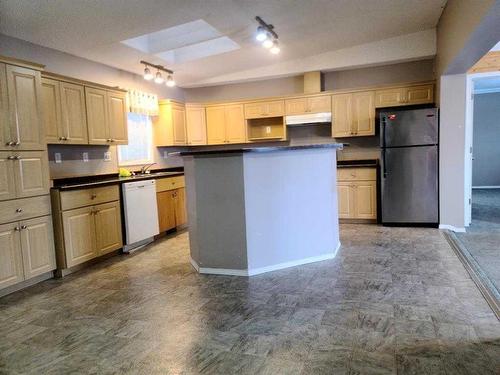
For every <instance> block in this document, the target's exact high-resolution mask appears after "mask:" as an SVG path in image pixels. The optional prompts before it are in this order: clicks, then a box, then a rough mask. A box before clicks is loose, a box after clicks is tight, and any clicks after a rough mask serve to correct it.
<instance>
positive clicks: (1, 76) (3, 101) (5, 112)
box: [0, 63, 12, 150]
mask: <svg viewBox="0 0 500 375" xmlns="http://www.w3.org/2000/svg"><path fill="white" fill-rule="evenodd" d="M10 140H11V137H10V124H9V98H8V96H7V70H6V65H5V64H3V63H0V150H10V149H12V147H10V146H8V145H7V143H8V142H9V141H10Z"/></svg>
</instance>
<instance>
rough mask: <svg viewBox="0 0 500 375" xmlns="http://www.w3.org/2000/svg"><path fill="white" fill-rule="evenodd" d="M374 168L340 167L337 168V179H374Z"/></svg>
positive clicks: (375, 172)
mask: <svg viewBox="0 0 500 375" xmlns="http://www.w3.org/2000/svg"><path fill="white" fill-rule="evenodd" d="M376 179H377V169H376V168H340V169H338V170H337V180H338V181H359V180H361V181H375V180H376Z"/></svg>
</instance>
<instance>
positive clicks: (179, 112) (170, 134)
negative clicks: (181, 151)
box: [154, 100, 188, 146]
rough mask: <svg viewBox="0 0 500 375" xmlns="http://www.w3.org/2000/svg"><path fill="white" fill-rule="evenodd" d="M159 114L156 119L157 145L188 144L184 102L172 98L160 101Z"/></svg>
mask: <svg viewBox="0 0 500 375" xmlns="http://www.w3.org/2000/svg"><path fill="white" fill-rule="evenodd" d="M158 104H159V115H158V116H157V117H156V118H155V119H154V139H155V145H156V146H182V145H187V142H188V139H187V130H186V109H185V106H184V104H182V103H178V102H174V101H171V100H164V101H160V102H159V103H158Z"/></svg>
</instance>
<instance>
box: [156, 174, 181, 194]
mask: <svg viewBox="0 0 500 375" xmlns="http://www.w3.org/2000/svg"><path fill="white" fill-rule="evenodd" d="M185 185H186V184H185V182H184V176H176V177H167V178H159V179H157V180H156V192H157V193H159V192H161V191H167V190H173V189H178V188H182V187H184V186H185Z"/></svg>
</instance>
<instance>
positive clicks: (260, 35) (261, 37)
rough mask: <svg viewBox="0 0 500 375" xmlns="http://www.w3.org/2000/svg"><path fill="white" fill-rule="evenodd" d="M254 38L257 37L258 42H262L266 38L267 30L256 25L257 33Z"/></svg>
mask: <svg viewBox="0 0 500 375" xmlns="http://www.w3.org/2000/svg"><path fill="white" fill-rule="evenodd" d="M255 39H257V41H258V42H263V41H264V40H266V39H267V32H266V30H265V29H264V28H263V27H262V26H259V27H257V35H255Z"/></svg>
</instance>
